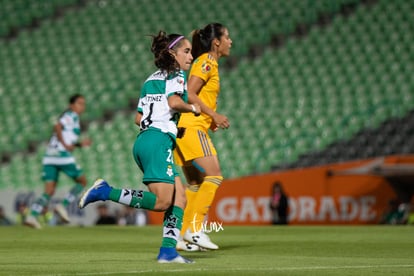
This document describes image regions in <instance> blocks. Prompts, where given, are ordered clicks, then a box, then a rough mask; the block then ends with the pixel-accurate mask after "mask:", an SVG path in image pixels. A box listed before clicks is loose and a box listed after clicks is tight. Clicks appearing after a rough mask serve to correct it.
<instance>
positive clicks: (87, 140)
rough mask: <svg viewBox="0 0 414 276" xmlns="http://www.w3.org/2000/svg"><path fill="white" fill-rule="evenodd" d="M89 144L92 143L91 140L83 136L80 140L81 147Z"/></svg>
mask: <svg viewBox="0 0 414 276" xmlns="http://www.w3.org/2000/svg"><path fill="white" fill-rule="evenodd" d="M91 144H92V140H91V139H89V138H85V139H83V140H82V142H81V145H82V147H89V146H90V145H91Z"/></svg>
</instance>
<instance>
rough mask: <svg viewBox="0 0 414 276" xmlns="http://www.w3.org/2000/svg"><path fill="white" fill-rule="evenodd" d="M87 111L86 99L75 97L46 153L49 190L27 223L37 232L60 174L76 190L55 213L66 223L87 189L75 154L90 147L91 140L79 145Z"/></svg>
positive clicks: (73, 190) (40, 199)
mask: <svg viewBox="0 0 414 276" xmlns="http://www.w3.org/2000/svg"><path fill="white" fill-rule="evenodd" d="M84 111H85V98H84V97H83V96H82V95H80V94H75V95H73V96H71V97H70V98H69V109H68V110H66V111H65V112H64V113H63V114H62V115H61V116H60V117H59V120H58V122H57V123H56V124H55V126H54V133H53V136H52V138H51V139H50V140H49V144H48V146H47V149H46V153H45V155H44V157H43V161H42V163H43V175H42V179H43V181H45V190H44V193H43V194H42V196H41V197H39V198H38V199H37V200H36V201H35V202H34V203H33V204H32V206H31V208H30V213H29V214H28V216H27V217H26V219H25V221H24V223H25V224H26V225H28V226H31V227H34V228H37V229H39V228H41V225H40V223H39V222H38V220H37V218H38V217H39V215H40V214H41V213H42V212H43V210H45V207H47V206H48V205H49V201H50V198H51V197H52V196H53V194H54V193H55V190H56V186H57V183H58V179H59V173H60V172H63V173H65V174H66V175H68V176H69V177H71V178H72V179H73V180H74V181H75V182H76V184H75V186H74V187H73V188H72V189H71V190H70V192H69V194H68V195H67V196H66V197H65V198H64V199H63V201H62V202H61V203H59V204H57V205H56V206H55V211H56V212H57V213H58V215H59V216H60V217H61V218H62V220H63V221H64V222H66V223H68V222H69V216H68V214H67V211H66V207H67V206H68V205H69V204H70V203H71V202H73V201H74V200H75V199H76V198H77V196H78V195H79V194H80V193H81V192H82V190H83V188H84V187H85V186H86V177H85V175H84V174H83V172H82V170H81V169H80V167H79V166H78V165H77V164H76V161H75V157H74V156H73V155H72V151H73V150H74V149H75V148H76V147H82V146H89V145H90V140H89V139H84V140H83V141H82V142H79V136H80V120H79V116H80V115H81V114H82V113H83V112H84Z"/></svg>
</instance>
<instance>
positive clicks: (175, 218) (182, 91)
mask: <svg viewBox="0 0 414 276" xmlns="http://www.w3.org/2000/svg"><path fill="white" fill-rule="evenodd" d="M151 51H152V52H153V54H154V58H155V65H156V66H157V67H158V70H157V71H156V72H155V73H153V74H152V75H151V76H149V77H148V79H147V80H146V81H145V83H144V85H143V88H142V90H141V95H140V99H139V102H138V108H137V111H138V112H137V115H136V118H135V123H136V124H138V125H139V126H140V128H141V132H140V133H139V134H138V136H137V138H136V140H135V143H134V146H133V156H134V159H135V162H136V163H137V165H138V167H139V168H140V169H141V170H142V171H143V173H144V177H143V182H144V184H145V185H147V187H148V190H149V191H148V192H147V191H142V190H139V191H138V190H132V189H126V188H125V189H116V188H114V187H111V186H109V184H108V183H107V182H106V181H105V180H103V179H98V180H97V181H96V182H95V183H94V185H93V186H92V187H91V188H90V189H89V190H87V191H86V192H85V193H84V195H83V196H82V197H81V199H80V202H79V207H80V208H84V207H85V206H86V205H88V204H89V203H91V202H95V201H98V200H111V201H114V202H118V203H121V204H124V205H128V206H131V207H135V208H142V209H147V210H152V211H160V212H165V215H164V227H163V239H162V244H161V248H160V251H159V254H158V258H157V259H158V262H160V263H172V262H175V263H190V262H192V261H190V260H188V259H186V258H184V257H182V256H180V255H179V254H178V253H177V251H176V244H177V238H178V237H179V235H180V230H181V225H182V218H183V213H184V208H185V204H186V198H185V192H184V186H183V184H182V183H181V180H180V177H179V176H178V174H177V173H176V171H175V167H174V163H173V156H172V154H173V150H174V148H175V141H176V137H177V132H178V130H177V122H178V119H179V117H180V113H181V112H192V113H194V114H195V115H200V112H201V110H200V106H199V105H198V104H194V105H192V104H188V103H187V98H188V95H187V80H186V76H185V73H184V71H185V70H188V69H189V68H190V65H191V62H192V60H193V57H192V55H191V43H190V42H189V41H188V40H187V39H186V38H185V37H184V36H182V35H178V34H170V35H167V34H166V33H165V32H162V31H161V32H159V33H158V35H157V36H155V37H153V41H152V47H151Z"/></svg>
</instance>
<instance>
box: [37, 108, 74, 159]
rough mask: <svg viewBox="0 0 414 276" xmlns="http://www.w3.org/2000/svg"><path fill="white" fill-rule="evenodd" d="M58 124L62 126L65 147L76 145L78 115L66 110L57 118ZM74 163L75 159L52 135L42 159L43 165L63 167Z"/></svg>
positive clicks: (55, 136)
mask: <svg viewBox="0 0 414 276" xmlns="http://www.w3.org/2000/svg"><path fill="white" fill-rule="evenodd" d="M59 123H60V124H61V125H62V138H63V141H64V142H65V143H66V144H67V145H74V144H76V143H77V142H78V141H79V136H80V121H79V115H78V114H77V113H76V112H73V111H71V110H68V111H66V112H64V113H63V114H62V115H61V116H60V117H59ZM74 162H75V158H74V157H73V156H72V154H71V153H70V152H69V151H67V150H66V149H65V147H64V146H63V144H62V143H61V142H60V141H59V140H58V138H57V135H56V133H53V136H52V137H51V138H50V140H49V144H48V146H47V149H46V154H45V156H44V157H43V164H44V165H46V164H56V165H64V164H70V163H74Z"/></svg>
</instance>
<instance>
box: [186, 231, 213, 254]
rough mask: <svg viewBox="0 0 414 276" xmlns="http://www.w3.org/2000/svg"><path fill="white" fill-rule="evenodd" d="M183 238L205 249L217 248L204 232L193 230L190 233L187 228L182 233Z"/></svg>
mask: <svg viewBox="0 0 414 276" xmlns="http://www.w3.org/2000/svg"><path fill="white" fill-rule="evenodd" d="M184 240H186V241H188V242H189V243H192V244H196V245H198V246H199V247H203V248H206V249H213V250H215V249H218V248H219V247H218V245H217V244H215V243H213V242H212V241H211V240H210V238H209V236H207V234H205V233H204V232H201V231H200V232H195V233H191V232H190V231H189V230H187V232H185V234H184Z"/></svg>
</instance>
